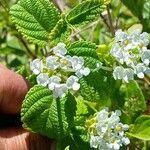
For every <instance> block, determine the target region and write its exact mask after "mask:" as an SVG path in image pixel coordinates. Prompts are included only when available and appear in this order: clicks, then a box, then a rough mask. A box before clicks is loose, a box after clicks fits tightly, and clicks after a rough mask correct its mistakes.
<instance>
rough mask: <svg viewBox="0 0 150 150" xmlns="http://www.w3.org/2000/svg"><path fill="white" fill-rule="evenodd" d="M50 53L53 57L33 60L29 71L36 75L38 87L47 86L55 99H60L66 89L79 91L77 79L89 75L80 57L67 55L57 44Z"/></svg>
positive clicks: (64, 49)
mask: <svg viewBox="0 0 150 150" xmlns="http://www.w3.org/2000/svg"><path fill="white" fill-rule="evenodd" d="M52 52H53V55H51V56H49V57H47V58H46V59H43V60H40V59H35V60H33V61H32V62H31V63H30V69H31V70H32V72H33V73H34V74H35V75H37V78H36V79H37V83H38V84H39V85H42V86H48V88H49V89H50V90H51V91H53V95H54V97H55V98H57V97H60V98H61V97H63V96H64V95H65V93H66V91H67V90H68V89H72V90H74V91H77V90H79V88H80V84H79V83H78V81H79V79H80V78H82V77H83V76H87V75H89V73H90V69H89V68H87V67H84V59H83V58H82V57H78V56H73V57H72V56H70V55H67V49H66V45H65V44H64V43H58V45H57V46H56V47H54V48H52ZM70 74H71V75H70ZM68 76H69V77H68Z"/></svg>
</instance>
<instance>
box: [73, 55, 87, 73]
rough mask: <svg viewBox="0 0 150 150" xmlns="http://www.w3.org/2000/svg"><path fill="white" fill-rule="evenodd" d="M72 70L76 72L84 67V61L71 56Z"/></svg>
mask: <svg viewBox="0 0 150 150" xmlns="http://www.w3.org/2000/svg"><path fill="white" fill-rule="evenodd" d="M71 63H72V68H73V69H74V70H75V71H77V70H79V69H81V68H82V67H83V65H84V59H83V57H78V56H73V57H72V58H71Z"/></svg>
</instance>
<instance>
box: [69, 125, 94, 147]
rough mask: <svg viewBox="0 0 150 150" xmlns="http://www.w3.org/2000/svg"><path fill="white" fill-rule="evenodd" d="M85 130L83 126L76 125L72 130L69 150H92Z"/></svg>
mask: <svg viewBox="0 0 150 150" xmlns="http://www.w3.org/2000/svg"><path fill="white" fill-rule="evenodd" d="M87 133H88V132H87V130H86V128H85V127H83V126H76V127H75V128H74V129H73V130H72V140H71V142H70V150H80V149H81V150H92V149H91V147H90V143H89V137H88V136H87Z"/></svg>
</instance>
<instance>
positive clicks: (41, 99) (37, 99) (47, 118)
mask: <svg viewBox="0 0 150 150" xmlns="http://www.w3.org/2000/svg"><path fill="white" fill-rule="evenodd" d="M75 110H76V103H75V99H74V97H73V96H72V95H71V94H69V93H68V95H67V96H66V97H65V98H63V99H61V100H59V99H57V100H56V99H53V96H52V93H51V91H50V90H49V89H48V88H45V87H42V86H34V87H33V88H31V90H30V91H29V92H28V94H27V95H26V97H25V100H24V102H23V105H22V109H21V117H22V118H21V120H22V122H23V126H24V127H25V128H27V129H28V130H31V131H34V132H37V133H40V134H42V135H45V136H48V137H50V138H53V139H57V140H59V139H61V138H64V137H66V136H68V135H69V134H70V132H69V131H70V128H69V127H70V126H71V125H72V124H73V117H74V115H75ZM70 122H71V124H70Z"/></svg>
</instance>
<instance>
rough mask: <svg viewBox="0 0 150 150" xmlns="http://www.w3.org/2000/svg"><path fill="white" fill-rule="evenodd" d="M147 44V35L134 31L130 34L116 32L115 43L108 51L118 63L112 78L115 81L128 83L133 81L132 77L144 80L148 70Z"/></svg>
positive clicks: (148, 53) (148, 52)
mask: <svg viewBox="0 0 150 150" xmlns="http://www.w3.org/2000/svg"><path fill="white" fill-rule="evenodd" d="M148 44H149V34H148V33H146V32H143V33H140V31H139V30H134V31H132V32H131V33H128V32H123V31H122V30H118V31H116V34H115V41H114V44H113V45H112V48H111V50H110V54H111V55H112V56H113V57H114V58H115V59H116V61H117V62H118V63H119V64H118V66H116V67H115V68H114V72H113V77H114V79H115V80H117V79H118V80H124V81H125V82H129V81H130V80H133V79H134V75H137V77H138V78H144V74H145V73H149V70H150V67H149V65H150V50H149V49H148V48H147V46H148Z"/></svg>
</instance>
